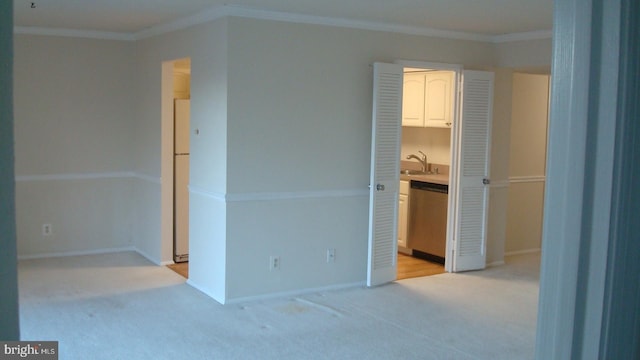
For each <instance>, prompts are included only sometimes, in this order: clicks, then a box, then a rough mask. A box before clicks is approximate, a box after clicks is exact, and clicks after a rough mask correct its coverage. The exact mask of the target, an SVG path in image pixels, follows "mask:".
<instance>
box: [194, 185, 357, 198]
mask: <svg viewBox="0 0 640 360" xmlns="http://www.w3.org/2000/svg"><path fill="white" fill-rule="evenodd" d="M189 193H191V194H195V195H200V196H205V197H208V198H211V199H214V200H217V201H226V202H247V201H276V200H296V199H326V198H345V197H367V196H369V191H368V190H365V189H344V190H319V191H295V192H284V191H282V192H250V193H227V194H224V193H221V192H216V191H209V190H206V189H203V188H200V187H197V186H193V185H189Z"/></svg>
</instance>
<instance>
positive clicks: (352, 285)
mask: <svg viewBox="0 0 640 360" xmlns="http://www.w3.org/2000/svg"><path fill="white" fill-rule="evenodd" d="M365 285H366V282H364V281H362V282H356V283H349V284H339V285H330V286H321V287H317V288H308V289H302V290H292V291H282V292H275V293H270V294H263V295H255V296H245V297H239V298H235V299H227V300H226V301H225V302H224V303H223V304H225V305H227V304H238V303H246V302H253V301H262V300H269V299H277V298H285V297H292V296H301V295H308V294H313V293H318V292H325V291H336V290H342V289H351V288H356V287H363V286H365Z"/></svg>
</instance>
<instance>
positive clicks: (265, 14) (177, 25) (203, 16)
mask: <svg viewBox="0 0 640 360" xmlns="http://www.w3.org/2000/svg"><path fill="white" fill-rule="evenodd" d="M230 16H234V17H241V18H251V19H261V20H273V21H282V22H291V23H300V24H312V25H324V26H333V27H343V28H351V29H360V30H370V31H382V32H391V33H399V34H407V35H418V36H427V37H435V38H444V39H453V40H467V41H479V42H489V43H505V42H514V41H526V40H538V39H550V38H551V31H550V30H541V31H532V32H524V33H513V34H504V35H497V36H494V35H484V34H477V33H469V32H461V31H449V30H439V29H432V28H423V27H416V26H405V25H398V24H391V23H380V22H373V21H359V20H350V19H343V18H332V17H323V16H312V15H302V14H294V13H286V12H277V11H266V10H258V9H254V8H249V7H242V6H232V5H223V6H215V7H212V8H210V9H208V10H205V11H201V12H199V13H197V14H194V15H191V16H187V17H183V18H180V19H177V20H174V21H171V22H168V23H164V24H160V25H157V26H153V27H150V28H147V29H144V30H141V31H138V32H135V33H117V32H104V31H89V30H74V29H56V28H44V27H24V26H16V27H15V28H14V33H15V34H31V35H48V36H66V37H79V38H91V39H104V40H120V41H137V40H142V39H146V38H150V37H154V36H158V35H162V34H166V33H169V32H173V31H177V30H181V29H186V28H188V27H192V26H195V25H199V24H203V23H207V22H209V21H213V20H217V19H221V18H225V17H230Z"/></svg>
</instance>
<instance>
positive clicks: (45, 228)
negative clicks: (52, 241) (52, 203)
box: [42, 224, 53, 236]
mask: <svg viewBox="0 0 640 360" xmlns="http://www.w3.org/2000/svg"><path fill="white" fill-rule="evenodd" d="M52 232H53V229H52V228H51V224H42V236H49V235H51V233H52Z"/></svg>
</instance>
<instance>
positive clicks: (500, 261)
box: [487, 260, 504, 267]
mask: <svg viewBox="0 0 640 360" xmlns="http://www.w3.org/2000/svg"><path fill="white" fill-rule="evenodd" d="M501 265H504V260H498V261H492V262H490V263H488V264H487V267H494V266H501Z"/></svg>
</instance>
